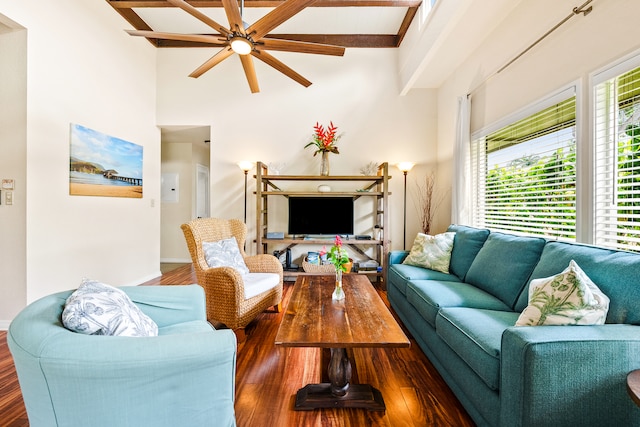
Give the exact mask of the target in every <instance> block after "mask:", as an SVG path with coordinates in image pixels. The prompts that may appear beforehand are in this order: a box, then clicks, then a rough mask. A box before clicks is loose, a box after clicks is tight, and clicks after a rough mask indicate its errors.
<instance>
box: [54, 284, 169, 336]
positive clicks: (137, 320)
mask: <svg viewBox="0 0 640 427" xmlns="http://www.w3.org/2000/svg"><path fill="white" fill-rule="evenodd" d="M62 324H63V325H64V326H65V328H67V329H69V330H71V331H73V332H79V333H81V334H87V335H119V336H126V337H154V336H157V335H158V325H156V323H155V322H154V321H153V320H151V318H150V317H149V316H147V315H146V314H144V313H143V312H142V311H141V310H140V308H138V306H137V305H135V304H134V303H133V301H131V298H129V296H128V295H127V294H126V293H124V292H123V291H122V290H120V289H118V288H114V287H113V286H109V285H105V284H104V283H100V282H97V281H95V280H89V279H82V283H81V284H80V286H79V287H78V289H76V290H75V291H74V292H73V293H72V294H71V295H69V298H67V301H66V303H65V307H64V311H63V312H62Z"/></svg>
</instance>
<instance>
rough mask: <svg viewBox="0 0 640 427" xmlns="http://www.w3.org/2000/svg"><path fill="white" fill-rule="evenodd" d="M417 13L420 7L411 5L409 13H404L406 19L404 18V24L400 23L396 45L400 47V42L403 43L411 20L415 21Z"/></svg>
mask: <svg viewBox="0 0 640 427" xmlns="http://www.w3.org/2000/svg"><path fill="white" fill-rule="evenodd" d="M416 13H418V7H410V8H409V10H407V14H406V15H404V19H403V20H402V24H400V29H399V30H398V36H397V39H396V47H400V44H401V43H402V40H404V36H405V35H406V34H407V31H408V30H409V25H411V21H413V18H414V17H415V16H416Z"/></svg>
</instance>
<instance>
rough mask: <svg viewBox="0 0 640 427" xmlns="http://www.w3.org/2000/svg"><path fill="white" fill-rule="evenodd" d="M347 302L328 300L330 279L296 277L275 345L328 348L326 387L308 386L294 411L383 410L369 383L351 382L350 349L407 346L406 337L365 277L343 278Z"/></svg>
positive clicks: (330, 287)
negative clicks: (319, 409) (328, 381)
mask: <svg viewBox="0 0 640 427" xmlns="http://www.w3.org/2000/svg"><path fill="white" fill-rule="evenodd" d="M342 283H343V288H344V292H345V295H346V298H345V299H344V300H343V301H332V299H331V293H332V292H333V289H334V286H335V276H333V275H307V276H298V278H297V280H296V283H295V284H294V287H293V292H292V294H291V299H290V301H289V304H288V305H287V309H286V311H285V313H284V318H283V319H282V323H281V324H280V329H279V330H278V335H277V336H276V341H275V344H276V345H280V346H283V347H320V348H329V349H331V359H330V362H329V366H328V367H327V373H328V377H329V380H330V381H331V382H330V383H322V384H308V385H306V386H305V387H303V388H301V389H300V390H298V393H297V394H296V403H295V409H296V410H312V409H315V408H336V407H337V408H366V409H368V410H371V411H384V410H385V405H384V400H383V398H382V394H381V393H380V391H379V390H377V389H375V388H374V387H372V386H371V385H368V384H349V380H350V379H351V361H350V360H349V357H348V355H347V349H348V348H363V347H409V345H410V342H409V339H408V338H407V336H406V335H405V334H404V332H402V329H401V328H400V326H399V325H398V323H397V322H396V320H395V319H394V318H393V316H392V315H391V313H390V312H389V309H388V308H387V307H386V305H385V304H384V302H383V301H382V299H381V298H380V296H379V295H378V293H377V292H376V290H375V289H374V288H373V285H372V284H371V282H370V281H369V279H368V278H367V277H366V276H364V275H358V274H345V275H344V276H343V279H342Z"/></svg>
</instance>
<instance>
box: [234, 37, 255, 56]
mask: <svg viewBox="0 0 640 427" xmlns="http://www.w3.org/2000/svg"><path fill="white" fill-rule="evenodd" d="M231 49H232V50H233V51H234V52H235V53H237V54H238V55H248V54H250V53H251V51H252V50H253V45H252V44H251V42H250V41H249V40H247V39H245V38H244V37H234V38H233V39H231Z"/></svg>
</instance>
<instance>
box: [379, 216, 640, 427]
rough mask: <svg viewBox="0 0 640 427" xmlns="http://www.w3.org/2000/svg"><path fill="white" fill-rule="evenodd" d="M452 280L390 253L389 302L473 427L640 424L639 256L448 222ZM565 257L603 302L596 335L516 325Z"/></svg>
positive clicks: (588, 330) (581, 329)
mask: <svg viewBox="0 0 640 427" xmlns="http://www.w3.org/2000/svg"><path fill="white" fill-rule="evenodd" d="M448 231H453V232H456V235H455V238H454V245H453V249H452V253H451V262H450V266H449V273H448V274H446V273H442V272H437V271H433V270H428V269H425V268H421V267H415V266H410V265H404V264H402V261H403V260H404V258H405V257H406V256H407V254H408V252H405V251H392V252H391V253H390V254H389V264H388V265H389V270H388V284H387V291H388V298H389V302H390V304H391V306H392V308H393V309H394V310H395V312H396V313H397V314H398V316H399V318H400V319H401V320H402V322H403V323H404V324H405V326H406V327H407V329H408V330H409V331H410V333H411V334H412V335H413V337H414V338H415V340H416V342H417V343H418V345H419V346H420V348H421V349H422V350H423V351H424V353H425V354H426V355H427V357H428V358H429V360H430V361H431V362H432V363H433V365H434V366H435V367H436V369H437V370H438V372H439V373H440V374H441V375H442V377H443V378H444V380H445V381H446V382H447V384H448V385H449V386H450V388H451V389H452V390H453V392H454V393H455V395H456V396H457V397H458V399H459V400H460V402H461V403H462V405H463V406H464V407H465V409H466V410H467V412H468V413H469V415H470V416H471V417H472V418H473V420H474V421H475V422H476V424H477V425H479V426H501V427H519V426H523V427H534V426H535V427H541V426H554V427H558V426H578V425H579V426H604V425H618V426H640V409H638V408H637V407H636V405H635V404H634V403H633V401H632V400H631V398H630V397H629V395H628V393H627V390H626V376H627V374H628V373H629V372H630V371H632V370H634V369H639V368H640V254H633V253H629V252H623V251H616V250H610V249H604V248H599V247H593V246H586V245H580V244H572V243H563V242H558V241H546V240H544V239H542V238H535V237H522V236H515V235H511V234H506V233H497V232H490V231H489V230H483V229H477V228H472V227H466V226H459V225H452V226H450V227H449V229H448ZM571 260H575V261H576V263H578V265H579V266H580V267H581V268H582V270H583V271H584V272H585V273H586V274H587V275H588V276H589V277H590V278H591V280H592V281H593V282H594V283H595V284H596V285H597V286H598V287H599V288H600V289H601V290H602V291H603V292H604V293H605V294H606V295H607V296H608V297H609V298H610V300H611V302H610V306H609V312H608V314H607V318H606V323H605V324H604V325H598V326H518V327H516V326H514V325H515V323H516V320H517V319H518V316H519V314H520V312H522V310H524V309H525V308H526V306H527V304H528V287H529V283H530V282H531V280H533V279H536V278H543V277H549V276H553V275H555V274H557V273H560V272H562V271H563V270H564V269H565V268H566V267H567V266H568V265H569V262H570V261H571Z"/></svg>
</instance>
